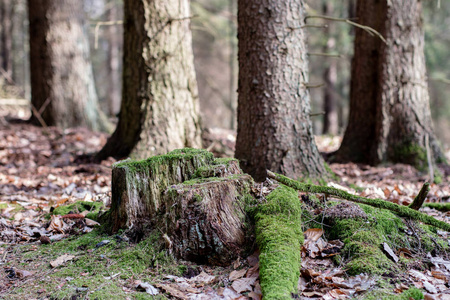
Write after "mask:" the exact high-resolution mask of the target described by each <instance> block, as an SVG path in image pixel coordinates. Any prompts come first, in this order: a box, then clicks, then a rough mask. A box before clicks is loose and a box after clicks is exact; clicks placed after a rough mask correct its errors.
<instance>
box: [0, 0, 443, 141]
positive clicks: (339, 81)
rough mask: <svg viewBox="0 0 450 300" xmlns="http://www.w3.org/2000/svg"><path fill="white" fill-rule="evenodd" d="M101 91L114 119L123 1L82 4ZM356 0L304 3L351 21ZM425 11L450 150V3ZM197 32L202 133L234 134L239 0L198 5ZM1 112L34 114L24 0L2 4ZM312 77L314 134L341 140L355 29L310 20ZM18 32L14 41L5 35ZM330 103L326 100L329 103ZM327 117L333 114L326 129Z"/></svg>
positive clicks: (436, 111)
mask: <svg viewBox="0 0 450 300" xmlns="http://www.w3.org/2000/svg"><path fill="white" fill-rule="evenodd" d="M84 2H85V11H86V15H87V20H89V23H90V26H89V36H90V46H91V59H92V64H93V68H94V76H95V84H96V88H97V94H98V97H99V100H100V104H101V107H102V109H103V111H104V112H106V113H107V114H108V115H109V116H110V117H111V118H112V119H114V118H115V116H116V115H117V113H118V112H119V109H120V99H121V76H122V75H121V69H122V66H121V65H122V49H123V32H122V15H123V3H122V1H121V0H84ZM354 2H355V1H354V0H331V1H323V0H322V1H312V0H309V1H306V3H307V11H308V14H309V15H328V16H332V17H336V18H342V19H346V18H349V19H352V18H353V16H354V9H355V3H354ZM423 5H424V28H425V54H426V62H427V68H428V84H429V91H430V96H431V111H432V115H433V121H434V126H435V132H436V134H437V136H438V138H439V139H440V141H441V142H442V143H443V144H444V145H445V148H448V145H449V144H450V131H449V130H447V129H448V128H449V127H450V102H449V101H447V95H449V94H450V61H449V59H448V49H450V33H449V31H448V28H449V27H450V2H449V1H426V2H424V3H423ZM191 11H192V15H193V16H194V17H193V18H192V23H191V27H192V33H193V48H194V56H195V57H194V59H195V68H196V73H197V81H198V87H199V96H200V105H201V106H200V107H201V115H202V126H203V127H208V128H211V127H220V128H227V129H233V130H235V129H236V108H237V92H236V90H237V78H238V69H237V36H236V32H237V28H236V26H237V18H236V1H235V0H232V1H229V0H192V1H191ZM0 21H1V28H2V30H1V32H0V54H1V55H0V67H1V68H0V112H1V111H8V112H9V111H10V110H6V109H5V108H7V107H8V106H14V107H17V106H18V105H21V106H22V107H24V108H25V109H23V110H20V111H19V113H20V114H22V115H19V116H21V117H28V116H29V115H26V114H29V107H28V106H29V99H30V98H31V97H30V79H29V78H30V71H29V43H28V18H27V6H26V1H25V0H2V1H1V2H0ZM307 24H308V25H307V33H308V43H309V44H308V47H309V58H310V62H309V63H310V64H309V72H310V78H311V79H310V83H311V85H313V88H311V100H312V112H313V115H314V116H313V118H312V120H313V126H314V133H315V134H323V133H325V134H343V132H344V129H345V126H346V120H347V116H348V105H349V104H348V103H349V101H348V98H349V81H350V66H351V59H352V54H353V32H354V29H353V28H352V27H351V26H350V25H348V24H347V23H345V22H339V21H337V22H331V21H327V20H323V19H308V21H307ZM8 30H9V31H10V32H12V35H11V36H12V39H9V38H8V35H7V34H5V31H8ZM326 99H327V100H326ZM325 111H326V112H327V113H328V114H331V117H329V118H328V120H329V121H328V122H330V120H331V123H332V124H329V123H327V122H325V124H324V119H325V114H324V113H325Z"/></svg>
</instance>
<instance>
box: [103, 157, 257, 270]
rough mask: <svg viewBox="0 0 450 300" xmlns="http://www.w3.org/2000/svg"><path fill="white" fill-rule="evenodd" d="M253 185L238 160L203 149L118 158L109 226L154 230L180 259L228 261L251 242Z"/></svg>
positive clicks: (142, 230) (115, 229)
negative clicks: (219, 157)
mask: <svg viewBox="0 0 450 300" xmlns="http://www.w3.org/2000/svg"><path fill="white" fill-rule="evenodd" d="M252 184H253V179H252V178H251V177H250V176H249V175H246V174H242V171H241V170H240V168H239V164H238V162H237V161H234V160H229V161H224V162H223V161H220V160H214V158H213V156H212V154H211V153H210V152H207V151H205V150H195V149H182V150H175V151H173V152H170V153H169V154H167V155H161V156H156V157H152V158H150V159H148V160H144V161H140V162H136V161H132V160H130V161H125V162H120V163H118V164H116V165H115V166H114V167H113V171H112V205H111V215H110V221H111V230H112V231H113V232H114V231H117V230H118V229H120V228H125V229H128V230H129V231H137V232H143V233H144V234H145V233H148V232H150V231H152V230H155V229H156V230H158V231H160V232H162V233H163V236H164V239H165V242H166V245H167V246H168V247H169V248H170V249H171V250H172V251H173V253H174V254H175V255H176V256H177V257H179V258H182V259H186V260H190V261H195V262H198V263H210V264H218V265H221V264H227V263H230V262H231V261H232V260H234V259H236V258H237V257H238V256H239V255H240V254H242V252H243V251H245V249H246V247H247V245H250V246H251V245H252V243H251V240H249V239H248V238H249V232H251V231H250V230H248V228H247V227H246V226H247V225H246V224H247V223H246V218H247V215H246V213H245V211H244V209H245V197H246V196H247V195H248V193H249V191H250V186H251V185H252ZM249 241H250V242H249Z"/></svg>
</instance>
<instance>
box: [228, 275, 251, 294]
mask: <svg viewBox="0 0 450 300" xmlns="http://www.w3.org/2000/svg"><path fill="white" fill-rule="evenodd" d="M255 281H256V278H255V277H251V278H241V279H237V280H235V281H234V282H233V283H232V284H231V287H232V288H233V289H234V290H235V291H236V292H237V293H239V294H240V293H242V292H247V291H251V290H252V285H253V284H254V283H255Z"/></svg>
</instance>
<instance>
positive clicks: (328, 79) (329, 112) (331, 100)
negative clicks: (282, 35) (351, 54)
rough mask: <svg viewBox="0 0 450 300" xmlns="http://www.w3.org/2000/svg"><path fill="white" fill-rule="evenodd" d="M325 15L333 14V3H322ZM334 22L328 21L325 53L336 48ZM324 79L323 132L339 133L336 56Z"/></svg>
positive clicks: (330, 61)
mask: <svg viewBox="0 0 450 300" xmlns="http://www.w3.org/2000/svg"><path fill="white" fill-rule="evenodd" d="M322 10H323V15H325V16H327V15H328V16H332V15H333V11H334V10H333V3H332V2H330V1H325V2H324V3H323V4H322ZM333 31H334V25H333V22H329V23H328V27H327V28H326V29H325V32H324V33H325V36H326V37H327V39H328V40H327V43H326V44H325V46H324V47H323V48H324V49H323V50H324V51H323V52H324V53H330V52H332V51H333V50H334V48H335V44H336V40H335V38H334V37H333V34H334V32H333ZM323 80H324V82H325V89H324V95H323V111H324V112H325V115H324V116H323V130H322V133H323V134H331V135H337V134H338V131H339V124H338V105H337V101H338V100H337V97H336V83H337V61H336V59H334V58H330V60H329V61H328V66H327V67H326V68H325V72H324V73H323Z"/></svg>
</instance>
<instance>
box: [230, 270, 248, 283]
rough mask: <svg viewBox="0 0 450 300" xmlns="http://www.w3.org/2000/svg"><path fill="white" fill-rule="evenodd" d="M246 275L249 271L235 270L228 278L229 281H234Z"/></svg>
mask: <svg viewBox="0 0 450 300" xmlns="http://www.w3.org/2000/svg"><path fill="white" fill-rule="evenodd" d="M245 273H247V269H242V270H234V271H233V272H231V273H230V276H228V279H229V280H230V281H234V280H236V279H239V278H242V277H244V275H245Z"/></svg>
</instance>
